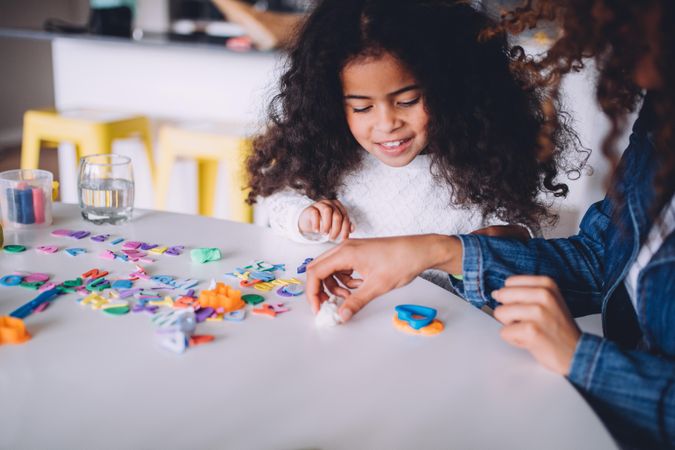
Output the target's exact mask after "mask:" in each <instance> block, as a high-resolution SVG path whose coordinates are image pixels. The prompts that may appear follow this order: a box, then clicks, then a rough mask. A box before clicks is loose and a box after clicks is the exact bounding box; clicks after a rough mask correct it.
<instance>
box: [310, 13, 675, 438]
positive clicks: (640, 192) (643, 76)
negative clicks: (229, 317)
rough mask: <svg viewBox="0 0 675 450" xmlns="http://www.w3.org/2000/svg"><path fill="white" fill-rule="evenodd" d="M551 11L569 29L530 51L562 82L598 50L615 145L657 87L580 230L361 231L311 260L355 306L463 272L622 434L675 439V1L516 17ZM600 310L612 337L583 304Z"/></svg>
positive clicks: (476, 294) (319, 278)
mask: <svg viewBox="0 0 675 450" xmlns="http://www.w3.org/2000/svg"><path fill="white" fill-rule="evenodd" d="M541 18H548V19H551V18H556V19H558V20H559V23H560V24H561V26H562V33H561V36H562V37H561V38H560V39H559V40H558V41H557V42H556V43H555V44H554V45H553V47H552V48H551V49H550V50H549V51H548V54H547V55H546V57H544V58H543V59H542V60H541V61H539V62H534V63H533V62H531V61H530V62H527V61H525V60H524V61H523V62H524V63H526V64H525V65H530V66H532V68H533V69H535V70H536V71H538V72H539V73H540V74H542V75H543V76H541V77H539V79H538V80H537V82H538V83H540V84H543V85H548V87H549V88H550V89H551V90H552V92H554V93H555V92H556V91H557V89H558V85H559V82H560V79H561V76H562V75H564V74H565V73H567V72H569V71H570V70H571V69H573V68H575V67H580V65H581V64H582V59H583V58H586V57H594V58H595V63H596V65H597V67H598V68H599V77H598V81H597V83H598V87H597V96H598V101H599V103H600V105H601V106H602V108H603V111H604V112H605V113H606V114H607V115H608V116H609V118H610V119H611V123H612V129H611V130H610V133H609V135H608V137H607V139H606V142H605V150H606V154H609V155H612V154H613V153H612V150H613V143H614V141H615V137H616V136H618V135H620V134H621V132H622V131H623V127H624V126H625V125H624V123H625V118H626V115H627V113H628V112H630V111H631V110H633V109H634V108H635V107H636V105H637V104H638V102H639V101H640V100H642V97H643V95H644V93H645V92H646V93H647V96H646V99H645V101H644V105H643V107H642V110H641V112H640V117H639V118H638V120H637V122H636V123H635V124H634V125H633V134H632V136H631V139H630V144H629V147H628V148H627V149H626V151H625V152H624V154H623V158H622V160H621V163H620V164H619V165H618V166H617V167H616V170H615V173H614V178H613V180H612V189H611V190H610V193H609V195H608V196H607V197H606V198H605V200H603V201H602V202H598V203H597V204H595V205H593V206H592V207H591V208H590V209H589V210H588V212H587V213H586V215H585V216H584V219H583V220H582V222H581V227H580V228H581V229H580V232H579V234H578V235H576V236H571V237H570V238H568V239H554V240H543V239H532V240H530V241H528V242H527V243H519V242H515V241H513V240H505V239H498V238H490V237H485V236H475V235H460V236H442V235H423V236H407V237H397V238H388V239H373V240H349V241H347V242H345V243H343V244H341V245H340V246H338V247H336V248H335V249H333V250H331V251H329V252H327V253H326V254H324V255H322V256H321V257H319V258H317V260H315V261H314V263H313V264H311V265H310V266H309V267H308V270H307V295H308V298H309V300H310V302H311V303H312V305H313V308H314V309H315V310H316V309H318V307H319V302H321V301H324V300H325V298H326V297H325V294H324V293H323V291H322V287H323V285H325V286H326V287H327V288H328V289H329V290H331V291H333V292H334V293H336V294H338V295H342V296H345V297H346V301H345V303H344V304H343V306H342V308H343V309H342V318H343V320H348V319H349V318H350V317H351V316H352V314H354V313H355V312H356V311H358V310H359V309H360V308H362V307H363V306H364V305H365V304H367V303H368V302H369V301H371V300H372V299H374V298H375V297H377V296H379V295H382V294H384V293H385V292H388V291H389V290H391V289H394V288H396V287H399V286H403V285H405V284H407V283H409V282H410V281H411V280H412V279H413V278H414V277H415V276H416V275H417V274H418V273H420V272H421V271H423V270H425V269H427V268H430V267H435V268H440V269H442V270H444V271H445V272H447V273H463V274H464V279H463V281H462V282H461V283H458V284H457V288H458V290H459V292H460V293H461V294H462V295H463V296H465V297H466V298H467V299H468V300H469V301H471V302H472V303H474V304H476V305H482V304H491V305H496V304H498V303H496V302H499V303H500V304H501V306H499V307H497V309H495V318H497V319H498V320H499V321H500V322H502V323H503V324H504V328H503V329H502V333H501V334H502V337H503V339H505V340H506V341H507V342H509V343H511V344H512V345H515V346H518V347H523V348H525V349H527V350H528V351H529V352H530V353H532V355H533V356H534V357H535V358H536V359H537V360H538V361H539V362H540V363H541V364H543V365H545V366H546V367H548V368H549V369H551V370H553V371H555V372H557V373H559V374H561V375H564V376H566V377H567V378H568V379H569V381H570V382H571V383H572V384H573V385H574V386H575V387H576V388H577V389H578V390H579V391H580V392H581V393H582V394H583V395H584V397H585V398H586V399H587V400H588V402H589V404H590V405H591V406H593V408H594V409H595V411H596V412H597V413H598V415H599V416H600V417H601V418H602V419H603V421H604V422H605V424H606V425H607V426H608V428H609V430H610V431H611V432H612V433H613V434H614V436H615V437H616V438H617V439H618V441H619V442H620V443H621V445H622V447H624V448H645V449H647V448H648V449H656V448H664V449H665V448H675V301H673V300H674V299H675V277H674V276H673V274H674V273H675V196H674V194H675V182H674V181H673V180H675V137H674V134H673V127H674V124H675V88H674V87H673V84H672V81H673V80H674V79H675V28H674V27H673V24H674V23H675V2H673V1H672V0H645V1H643V2H635V1H632V0H613V1H608V0H595V1H588V0H586V1H579V0H532V1H530V2H528V4H527V5H526V7H524V8H523V9H521V10H519V11H518V12H517V13H515V14H513V15H510V16H507V17H506V23H507V25H508V26H509V28H511V29H513V30H515V31H518V30H522V29H523V28H526V27H531V26H532V25H533V24H535V23H536V22H537V20H538V19H541ZM543 131H544V133H547V132H550V131H551V129H544V130H543ZM352 271H356V272H357V273H359V274H360V275H361V276H362V277H363V278H362V279H352V277H351V274H352ZM518 274H526V275H518ZM337 280H340V282H341V283H342V285H343V286H347V287H349V288H355V290H354V291H347V290H346V289H344V287H342V286H339V285H338V284H337ZM597 312H602V319H603V328H604V336H603V337H599V336H594V335H591V334H587V333H582V332H581V331H580V330H579V329H578V328H577V326H576V324H575V323H574V321H573V320H572V317H571V316H572V315H574V316H583V315H586V314H591V313H597ZM570 431H573V430H570Z"/></svg>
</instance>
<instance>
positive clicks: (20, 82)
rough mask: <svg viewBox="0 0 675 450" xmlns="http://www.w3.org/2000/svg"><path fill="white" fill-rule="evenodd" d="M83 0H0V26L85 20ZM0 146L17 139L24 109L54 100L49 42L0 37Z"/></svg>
mask: <svg viewBox="0 0 675 450" xmlns="http://www.w3.org/2000/svg"><path fill="white" fill-rule="evenodd" d="M87 5H88V2H87V1H86V0H48V1H45V0H0V27H9V28H33V29H40V28H41V27H42V24H43V22H44V20H45V19H47V18H51V17H53V18H60V19H63V20H67V21H71V22H73V23H85V22H86V20H87V15H88V6H87ZM0 67H2V71H1V75H0V80H1V82H0V105H1V106H0V147H3V146H5V145H9V144H11V145H15V144H17V143H18V142H20V140H21V123H22V117H23V112H24V111H25V110H26V109H29V108H34V107H38V106H51V105H53V104H54V87H53V82H52V78H53V77H52V58H51V47H50V42H49V41H47V40H44V41H43V40H27V39H16V38H6V37H0Z"/></svg>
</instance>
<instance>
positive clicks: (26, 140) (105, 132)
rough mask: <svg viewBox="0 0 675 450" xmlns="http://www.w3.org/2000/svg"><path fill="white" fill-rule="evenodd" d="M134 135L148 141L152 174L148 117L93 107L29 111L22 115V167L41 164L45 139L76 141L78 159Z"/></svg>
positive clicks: (103, 149)
mask: <svg viewBox="0 0 675 450" xmlns="http://www.w3.org/2000/svg"><path fill="white" fill-rule="evenodd" d="M134 135H138V136H139V137H140V138H141V140H142V141H143V144H144V145H145V151H146V155H147V157H148V163H149V164H150V174H151V176H153V173H154V163H153V156H152V141H151V139H150V122H149V121H148V119H147V117H144V116H121V115H118V116H117V117H114V116H111V115H110V114H107V116H106V114H104V113H100V112H99V113H97V112H93V111H92V112H86V111H83V112H81V113H79V112H72V113H68V112H64V113H59V112H58V111H54V110H30V111H26V113H25V114H24V116H23V143H22V146H21V168H22V169H37V168H38V163H39V161H40V146H41V144H42V142H48V143H52V144H58V143H60V142H64V141H68V142H72V143H74V144H75V155H76V157H77V162H79V161H80V158H81V157H83V156H87V155H95V154H97V153H112V143H113V141H115V140H116V139H124V138H129V137H132V136H134ZM153 178H154V176H153Z"/></svg>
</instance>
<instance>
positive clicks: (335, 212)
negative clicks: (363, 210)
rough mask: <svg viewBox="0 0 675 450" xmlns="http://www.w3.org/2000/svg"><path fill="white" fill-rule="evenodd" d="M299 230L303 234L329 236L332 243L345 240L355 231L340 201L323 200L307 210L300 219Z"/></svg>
mask: <svg viewBox="0 0 675 450" xmlns="http://www.w3.org/2000/svg"><path fill="white" fill-rule="evenodd" d="M298 228H299V229H300V231H301V232H303V233H321V234H327V235H328V238H329V239H330V240H331V241H336V240H337V239H338V237H341V238H342V239H343V240H344V239H347V238H348V237H349V233H351V232H352V231H354V225H353V224H352V223H351V221H350V220H349V214H347V209H346V208H345V207H344V205H343V204H342V203H340V201H338V200H321V201H318V202H316V203H314V204H313V205H311V206H309V207H307V208H305V210H304V211H302V213H301V214H300V218H299V219H298Z"/></svg>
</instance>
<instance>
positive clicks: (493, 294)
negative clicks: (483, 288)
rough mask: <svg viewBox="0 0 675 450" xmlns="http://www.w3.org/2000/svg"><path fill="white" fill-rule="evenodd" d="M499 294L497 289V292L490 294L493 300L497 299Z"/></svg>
mask: <svg viewBox="0 0 675 450" xmlns="http://www.w3.org/2000/svg"><path fill="white" fill-rule="evenodd" d="M498 294H499V289H496V290H494V291H492V292H490V295H491V296H492V298H497V295H498Z"/></svg>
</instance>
